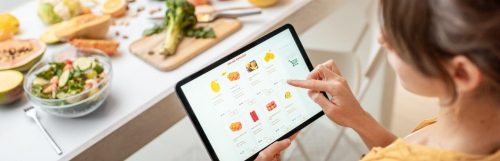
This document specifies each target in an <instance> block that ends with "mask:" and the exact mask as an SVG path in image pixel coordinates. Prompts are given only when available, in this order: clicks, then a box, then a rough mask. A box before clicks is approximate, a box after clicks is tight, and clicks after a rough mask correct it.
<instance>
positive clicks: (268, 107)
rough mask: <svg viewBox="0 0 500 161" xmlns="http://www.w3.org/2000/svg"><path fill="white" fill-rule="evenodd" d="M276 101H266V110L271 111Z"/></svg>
mask: <svg viewBox="0 0 500 161" xmlns="http://www.w3.org/2000/svg"><path fill="white" fill-rule="evenodd" d="M276 106H277V105H276V102H275V101H271V102H269V103H267V105H266V108H267V111H272V110H274V109H275V108H276Z"/></svg>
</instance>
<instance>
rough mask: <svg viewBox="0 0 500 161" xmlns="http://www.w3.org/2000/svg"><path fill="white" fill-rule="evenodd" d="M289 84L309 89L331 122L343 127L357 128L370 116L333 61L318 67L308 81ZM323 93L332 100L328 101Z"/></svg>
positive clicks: (312, 97)
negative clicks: (328, 95)
mask: <svg viewBox="0 0 500 161" xmlns="http://www.w3.org/2000/svg"><path fill="white" fill-rule="evenodd" d="M288 84H290V85H292V86H295V87H301V88H307V89H309V91H308V93H309V97H311V99H312V100H314V102H316V103H317V104H318V105H320V106H321V108H322V109H323V111H324V112H325V115H326V116H327V117H328V118H329V119H330V120H332V121H334V122H335V123H337V124H339V125H341V126H346V127H352V128H355V127H356V126H357V124H360V122H362V120H363V118H364V117H366V116H367V115H368V114H367V113H366V112H365V111H364V110H363V108H361V106H360V104H359V102H358V100H356V97H354V94H353V93H352V91H351V89H350V88H349V85H348V84H347V81H346V80H345V79H344V78H343V77H342V75H341V73H340V70H339V69H338V68H337V65H336V64H335V62H334V61H333V60H329V61H327V62H325V63H323V64H320V65H318V66H317V67H316V68H315V69H314V70H313V71H312V72H311V73H310V74H309V76H308V77H307V80H289V81H288ZM321 92H326V93H328V94H330V95H331V96H332V98H331V99H328V98H327V97H325V96H324V95H323V94H322V93H321Z"/></svg>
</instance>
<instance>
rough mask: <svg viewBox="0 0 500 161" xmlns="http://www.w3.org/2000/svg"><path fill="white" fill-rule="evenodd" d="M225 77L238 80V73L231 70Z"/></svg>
mask: <svg viewBox="0 0 500 161" xmlns="http://www.w3.org/2000/svg"><path fill="white" fill-rule="evenodd" d="M227 79H229V80H230V81H235V80H238V79H240V73H238V72H231V73H229V74H228V75H227Z"/></svg>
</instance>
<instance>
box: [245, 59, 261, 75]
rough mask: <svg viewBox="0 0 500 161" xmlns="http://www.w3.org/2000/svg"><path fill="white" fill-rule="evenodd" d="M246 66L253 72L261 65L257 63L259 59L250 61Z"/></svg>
mask: <svg viewBox="0 0 500 161" xmlns="http://www.w3.org/2000/svg"><path fill="white" fill-rule="evenodd" d="M245 67H246V68H247V71H248V72H252V71H254V70H257V69H259V66H258V65H257V61H255V60H252V61H251V62H248V63H247V64H246V66H245Z"/></svg>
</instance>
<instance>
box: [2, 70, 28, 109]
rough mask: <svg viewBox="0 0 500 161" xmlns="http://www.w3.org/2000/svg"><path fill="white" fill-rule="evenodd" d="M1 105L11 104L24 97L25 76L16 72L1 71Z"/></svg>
mask: <svg viewBox="0 0 500 161" xmlns="http://www.w3.org/2000/svg"><path fill="white" fill-rule="evenodd" d="M0 80H2V83H0V105H5V104H10V103H13V102H15V101H17V100H19V99H20V98H21V97H22V96H23V88H22V84H23V80H24V76H23V74H22V73H21V72H19V71H15V70H5V71H0Z"/></svg>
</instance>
